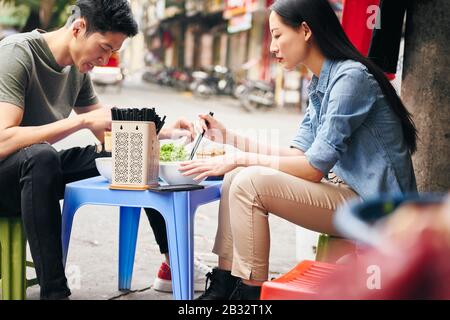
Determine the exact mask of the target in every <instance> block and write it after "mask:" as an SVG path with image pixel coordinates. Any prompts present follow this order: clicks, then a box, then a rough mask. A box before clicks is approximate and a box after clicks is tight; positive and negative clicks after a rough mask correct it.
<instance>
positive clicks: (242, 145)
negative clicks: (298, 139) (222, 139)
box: [226, 130, 304, 157]
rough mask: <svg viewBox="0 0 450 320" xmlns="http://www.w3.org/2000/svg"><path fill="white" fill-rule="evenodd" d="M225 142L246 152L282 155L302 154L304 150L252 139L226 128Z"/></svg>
mask: <svg viewBox="0 0 450 320" xmlns="http://www.w3.org/2000/svg"><path fill="white" fill-rule="evenodd" d="M226 142H227V143H228V144H231V145H232V146H234V147H235V148H237V149H239V150H241V151H243V152H248V153H257V154H261V155H272V156H284V157H293V156H302V155H304V152H303V151H301V150H300V149H296V148H289V147H281V146H277V145H268V144H265V143H261V142H259V141H254V140H252V139H251V138H249V137H246V136H242V135H239V134H237V133H235V132H233V131H231V130H227V132H226Z"/></svg>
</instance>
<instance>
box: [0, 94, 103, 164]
mask: <svg viewBox="0 0 450 320" xmlns="http://www.w3.org/2000/svg"><path fill="white" fill-rule="evenodd" d="M106 109H107V108H101V109H95V110H93V111H87V110H86V111H87V112H86V113H83V114H80V115H76V116H75V117H70V118H67V119H63V120H59V121H56V122H53V123H50V124H46V125H43V126H35V127H19V126H20V123H21V122H22V117H23V110H22V109H21V108H20V107H18V106H16V105H13V104H10V103H6V102H0V159H4V158H6V157H8V156H9V155H11V154H13V153H14V152H16V151H17V150H20V149H23V148H25V147H28V146H31V145H33V144H36V143H40V142H44V141H45V142H48V143H50V144H53V143H55V142H57V141H59V140H61V139H64V138H65V137H67V136H69V135H71V134H72V133H74V132H76V131H78V130H81V129H90V130H91V131H92V132H104V131H105V130H108V129H110V128H111V113H110V112H109V110H106ZM101 141H103V140H101Z"/></svg>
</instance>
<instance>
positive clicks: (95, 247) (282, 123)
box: [27, 75, 316, 300]
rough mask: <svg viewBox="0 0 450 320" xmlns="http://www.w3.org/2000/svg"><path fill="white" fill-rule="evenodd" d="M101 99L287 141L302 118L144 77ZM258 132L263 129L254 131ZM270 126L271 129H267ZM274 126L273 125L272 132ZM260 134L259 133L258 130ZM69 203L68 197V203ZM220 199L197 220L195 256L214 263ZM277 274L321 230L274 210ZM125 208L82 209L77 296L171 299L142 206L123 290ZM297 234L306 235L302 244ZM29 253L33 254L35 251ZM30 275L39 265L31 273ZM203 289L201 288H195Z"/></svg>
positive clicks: (73, 284)
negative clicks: (159, 282) (161, 282)
mask: <svg viewBox="0 0 450 320" xmlns="http://www.w3.org/2000/svg"><path fill="white" fill-rule="evenodd" d="M99 97H100V100H101V101H102V103H103V104H105V105H108V106H119V107H155V108H156V110H157V112H158V113H159V114H160V115H161V114H162V115H167V123H168V124H170V123H172V122H173V121H174V120H175V119H177V118H178V117H180V116H183V117H185V118H187V119H189V120H191V121H195V120H196V119H197V115H198V114H200V113H208V112H209V111H213V112H214V113H215V117H216V118H217V119H219V120H220V121H222V122H223V123H224V124H225V125H227V126H228V127H229V128H232V129H235V130H239V131H242V132H249V133H251V134H257V135H259V136H260V137H264V135H265V134H266V133H271V136H272V137H274V139H275V140H271V141H272V142H273V141H276V142H279V143H280V144H281V145H288V144H289V142H290V140H291V139H292V137H293V136H294V135H295V133H296V131H297V128H298V126H299V124H300V121H301V119H302V115H301V114H300V113H299V112H298V111H296V110H284V109H275V110H270V111H261V112H255V113H248V112H246V111H245V110H243V109H241V108H240V106H239V103H238V102H237V101H236V100H234V99H231V98H229V97H218V98H217V97H215V98H211V99H208V100H200V99H198V98H195V97H193V96H192V95H190V94H187V93H180V92H176V91H174V90H172V89H170V88H164V87H159V86H156V85H150V84H147V83H142V82H141V81H140V79H139V76H138V75H137V76H136V77H135V78H134V79H133V78H131V79H129V80H128V81H127V82H126V83H125V85H124V88H123V89H122V91H121V92H119V91H118V90H116V88H114V87H110V88H109V87H108V88H106V90H105V91H104V92H99ZM255 130H259V131H255ZM264 130H266V131H264ZM272 130H273V131H272ZM255 132H256V133H255ZM92 143H95V138H94V136H93V135H92V134H91V133H90V132H89V131H87V130H82V131H80V132H77V133H75V134H73V135H71V136H70V137H67V138H66V139H64V140H62V141H60V142H59V143H57V144H55V147H56V148H57V149H67V148H70V147H74V146H86V145H89V144H92ZM61 206H62V203H61ZM217 212H218V202H214V203H211V204H208V205H205V206H202V207H200V208H199V209H198V211H197V214H196V218H195V228H194V230H195V239H194V240H195V257H196V258H198V259H199V260H200V261H201V262H203V263H204V264H207V265H209V266H211V267H213V266H215V265H216V263H217V257H216V256H215V255H214V254H212V253H211V249H212V247H213V241H214V237H215V232H216V228H217ZM269 221H270V229H271V250H270V276H271V277H277V276H279V275H280V274H282V273H285V272H287V271H289V270H290V269H291V268H292V267H293V266H295V264H296V263H297V260H298V259H299V258H302V259H303V258H313V254H314V248H313V246H314V245H315V240H316V234H313V233H306V232H304V231H302V232H296V228H295V226H294V225H293V224H292V223H289V222H287V221H285V220H283V219H280V218H278V217H276V216H273V215H271V216H270V218H269ZM118 231H119V210H118V208H115V207H107V206H85V207H82V208H80V209H79V210H78V212H77V214H76V216H75V220H74V224H73V229H72V236H71V241H70V248H69V255H68V261H67V268H66V275H67V277H68V282H69V286H70V288H71V290H72V296H71V299H73V300H107V299H117V300H134V299H136V300H170V299H172V294H169V293H161V292H157V291H155V290H154V289H153V288H152V286H153V280H154V279H155V277H156V274H157V271H158V269H159V266H160V264H161V262H162V261H163V256H162V255H161V254H160V253H159V248H158V246H157V244H156V241H155V238H154V236H153V232H152V230H151V228H150V225H149V223H148V220H147V217H146V215H145V213H144V212H143V211H142V214H141V222H140V226H139V233H138V241H137V247H136V258H135V264H134V273H133V281H132V288H131V291H130V292H120V291H118V276H117V273H118V238H119V234H118ZM296 235H297V236H300V238H299V239H301V240H302V241H301V242H300V243H297V244H296ZM28 254H29V253H28ZM28 272H29V276H32V275H33V271H30V270H29V271H28ZM27 294H28V299H31V300H36V299H39V287H38V286H35V287H32V288H29V289H28V291H27ZM196 295H198V293H197V294H196Z"/></svg>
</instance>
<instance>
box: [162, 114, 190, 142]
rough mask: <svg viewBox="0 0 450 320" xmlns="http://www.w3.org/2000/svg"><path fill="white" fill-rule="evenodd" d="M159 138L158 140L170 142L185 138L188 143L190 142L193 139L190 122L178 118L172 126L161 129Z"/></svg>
mask: <svg viewBox="0 0 450 320" xmlns="http://www.w3.org/2000/svg"><path fill="white" fill-rule="evenodd" d="M159 136H160V139H172V140H177V139H180V138H183V137H187V138H188V142H191V141H192V140H194V137H195V130H194V125H193V124H192V123H191V122H190V121H188V120H186V119H184V118H180V119H178V120H177V121H176V122H175V123H174V124H172V125H170V126H168V127H166V128H163V129H162V130H161V132H160V133H159Z"/></svg>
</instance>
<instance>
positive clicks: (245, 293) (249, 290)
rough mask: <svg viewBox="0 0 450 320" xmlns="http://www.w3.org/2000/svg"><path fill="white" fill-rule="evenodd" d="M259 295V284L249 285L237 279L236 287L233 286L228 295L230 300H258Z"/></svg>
mask: <svg viewBox="0 0 450 320" xmlns="http://www.w3.org/2000/svg"><path fill="white" fill-rule="evenodd" d="M260 295H261V287H260V286H249V285H246V284H244V283H243V282H242V280H241V279H239V281H238V283H237V284H236V288H234V290H233V293H232V294H231V296H230V300H260V298H259V297H260Z"/></svg>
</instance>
